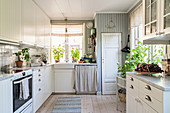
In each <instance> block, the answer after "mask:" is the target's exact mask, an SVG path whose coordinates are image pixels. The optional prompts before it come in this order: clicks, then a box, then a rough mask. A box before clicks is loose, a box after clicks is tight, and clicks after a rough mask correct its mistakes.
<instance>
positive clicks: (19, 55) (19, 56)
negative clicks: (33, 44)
mask: <svg viewBox="0 0 170 113" xmlns="http://www.w3.org/2000/svg"><path fill="white" fill-rule="evenodd" d="M14 54H15V55H16V56H17V58H18V61H21V51H18V52H17V53H14Z"/></svg>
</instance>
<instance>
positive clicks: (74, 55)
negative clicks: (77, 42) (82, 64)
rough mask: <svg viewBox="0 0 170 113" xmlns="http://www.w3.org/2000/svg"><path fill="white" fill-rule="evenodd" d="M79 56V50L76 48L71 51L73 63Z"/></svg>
mask: <svg viewBox="0 0 170 113" xmlns="http://www.w3.org/2000/svg"><path fill="white" fill-rule="evenodd" d="M79 55H80V49H78V48H76V49H75V50H71V56H72V58H73V61H78V59H79Z"/></svg>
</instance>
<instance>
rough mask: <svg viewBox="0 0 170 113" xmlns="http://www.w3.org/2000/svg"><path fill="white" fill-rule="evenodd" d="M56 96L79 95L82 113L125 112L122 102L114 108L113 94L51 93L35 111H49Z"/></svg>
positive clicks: (43, 112) (114, 98) (49, 112)
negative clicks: (117, 107)
mask: <svg viewBox="0 0 170 113" xmlns="http://www.w3.org/2000/svg"><path fill="white" fill-rule="evenodd" d="M58 97H81V105H82V106H81V107H82V113H125V106H126V105H125V104H124V103H120V102H119V111H117V110H116V96H115V95H51V96H50V97H49V98H48V100H47V101H46V102H45V103H44V104H43V105H42V106H41V107H40V109H39V110H38V111H37V113H51V111H52V109H53V107H54V105H55V104H56V101H57V98H58Z"/></svg>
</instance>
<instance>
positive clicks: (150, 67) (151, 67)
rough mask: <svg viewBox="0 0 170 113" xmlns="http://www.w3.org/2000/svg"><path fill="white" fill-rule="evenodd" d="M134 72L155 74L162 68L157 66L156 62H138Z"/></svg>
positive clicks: (160, 71)
mask: <svg viewBox="0 0 170 113" xmlns="http://www.w3.org/2000/svg"><path fill="white" fill-rule="evenodd" d="M135 72H137V73H142V74H157V73H162V72H163V70H162V69H161V68H160V67H159V65H158V64H154V63H152V64H146V63H141V64H140V63H139V64H138V65H137V68H136V69H135Z"/></svg>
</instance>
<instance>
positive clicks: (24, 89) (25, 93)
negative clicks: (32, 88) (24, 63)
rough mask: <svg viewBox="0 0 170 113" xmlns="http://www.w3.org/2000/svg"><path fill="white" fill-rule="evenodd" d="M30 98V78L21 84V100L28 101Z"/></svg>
mask: <svg viewBox="0 0 170 113" xmlns="http://www.w3.org/2000/svg"><path fill="white" fill-rule="evenodd" d="M28 97H29V81H28V78H25V79H23V80H22V82H21V86H20V98H22V99H24V100H26V99H28Z"/></svg>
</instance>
